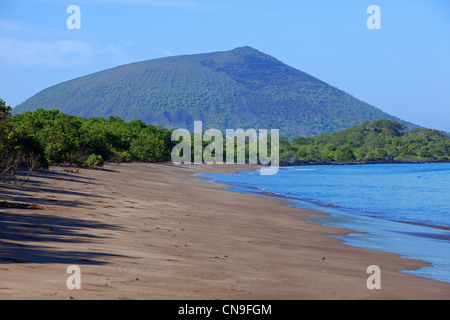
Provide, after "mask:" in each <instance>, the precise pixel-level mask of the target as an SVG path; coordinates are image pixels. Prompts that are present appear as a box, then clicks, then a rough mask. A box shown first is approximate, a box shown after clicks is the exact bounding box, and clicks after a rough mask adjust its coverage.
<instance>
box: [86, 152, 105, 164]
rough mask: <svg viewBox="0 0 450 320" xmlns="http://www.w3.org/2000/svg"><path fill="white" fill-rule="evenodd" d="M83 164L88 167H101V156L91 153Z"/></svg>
mask: <svg viewBox="0 0 450 320" xmlns="http://www.w3.org/2000/svg"><path fill="white" fill-rule="evenodd" d="M85 163H86V165H87V166H90V167H102V166H103V163H104V162H103V158H102V156H99V155H96V154H94V153H93V154H91V155H90V156H89V157H88V158H87V159H86V161H85Z"/></svg>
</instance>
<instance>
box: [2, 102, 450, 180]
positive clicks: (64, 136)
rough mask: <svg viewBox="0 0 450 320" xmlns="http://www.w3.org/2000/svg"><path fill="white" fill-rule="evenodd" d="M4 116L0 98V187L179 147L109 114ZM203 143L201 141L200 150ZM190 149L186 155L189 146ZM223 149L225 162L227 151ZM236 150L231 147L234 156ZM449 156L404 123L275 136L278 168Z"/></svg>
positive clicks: (440, 137) (149, 157)
mask: <svg viewBox="0 0 450 320" xmlns="http://www.w3.org/2000/svg"><path fill="white" fill-rule="evenodd" d="M10 112H11V108H10V107H7V106H6V104H5V102H4V101H3V100H1V99H0V181H4V182H10V181H11V182H14V181H17V180H20V181H25V182H26V181H27V180H28V178H29V176H30V174H31V171H32V170H33V169H35V168H47V167H48V166H49V164H70V165H78V166H92V167H95V166H102V165H103V163H104V162H105V161H110V162H117V163H120V162H128V161H144V162H164V161H170V160H171V152H172V150H173V148H174V146H175V145H176V144H178V143H179V141H172V138H171V137H172V132H173V130H168V129H165V128H163V127H161V126H153V125H148V124H145V123H144V122H143V121H141V120H132V121H130V122H126V121H125V120H123V119H121V118H119V117H112V116H111V117H109V118H108V119H104V118H100V117H94V118H90V119H86V118H82V117H76V116H71V115H67V114H64V113H61V112H59V111H58V110H43V109H38V110H37V111H35V112H29V111H28V112H24V113H23V114H16V115H14V116H11V113H10ZM193 139H194V133H191V141H193ZM269 141H270V139H269ZM225 143H226V141H225V139H224V145H225ZM247 144H248V141H247ZM208 145H209V142H206V141H203V149H204V148H205V147H206V146H208ZM191 147H192V149H191V154H192V156H193V155H194V144H193V143H191ZM223 150H224V159H223V160H224V161H225V160H226V148H225V147H224V149H223ZM269 150H270V146H269ZM247 151H248V146H247ZM238 152H239V150H237V149H236V148H235V149H234V157H235V159H236V157H237V153H238ZM247 158H248V152H247ZM449 159H450V136H449V134H447V133H445V132H442V131H438V130H431V129H423V128H416V129H413V130H407V128H406V126H405V125H403V124H400V123H397V122H393V121H390V120H376V121H373V122H364V123H362V124H360V125H358V126H355V127H352V128H349V129H346V130H343V131H341V132H337V133H329V134H323V135H320V136H317V137H297V138H294V139H292V140H291V141H289V140H288V139H286V138H284V137H281V138H280V164H281V165H301V164H316V163H341V162H360V163H361V162H362V163H371V162H386V161H387V162H390V161H392V162H395V161H448V160H449ZM18 175H19V176H20V177H21V178H17V176H18Z"/></svg>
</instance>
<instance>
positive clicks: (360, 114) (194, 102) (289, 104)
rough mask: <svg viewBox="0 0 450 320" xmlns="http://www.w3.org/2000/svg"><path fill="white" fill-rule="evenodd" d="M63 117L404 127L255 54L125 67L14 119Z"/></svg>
mask: <svg viewBox="0 0 450 320" xmlns="http://www.w3.org/2000/svg"><path fill="white" fill-rule="evenodd" d="M38 108H43V109H59V110H60V111H61V112H64V113H67V114H71V115H76V116H81V117H109V116H111V115H113V116H119V117H121V118H123V119H125V120H127V121H130V120H132V119H136V118H137V119H141V120H143V121H145V122H146V123H149V124H154V125H163V126H165V127H167V128H188V129H190V130H192V128H193V121H194V120H202V121H203V129H206V128H217V129H220V130H222V131H224V130H225V129H227V128H244V129H245V128H255V129H258V128H266V129H280V134H281V135H283V136H287V137H295V136H300V135H304V136H313V135H318V134H322V133H328V132H334V131H339V130H342V129H346V128H349V127H352V126H354V125H357V124H360V123H362V122H364V121H373V120H377V119H389V120H393V121H399V122H402V123H405V122H403V121H401V120H400V119H398V118H395V117H393V116H391V115H389V114H387V113H384V112H382V111H381V110H380V109H378V108H375V107H373V106H371V105H369V104H367V103H365V102H363V101H360V100H358V99H356V98H354V97H352V96H350V95H348V94H347V93H345V92H343V91H341V90H338V89H337V88H335V87H332V86H330V85H328V84H326V83H325V82H323V81H320V80H319V79H317V78H314V77H313V76H310V75H308V74H306V73H304V72H302V71H299V70H297V69H295V68H292V67H290V66H288V65H286V64H284V63H282V62H280V61H278V60H277V59H275V58H273V57H271V56H269V55H267V54H264V53H262V52H260V51H258V50H256V49H253V48H251V47H242V48H237V49H234V50H230V51H224V52H215V53H206V54H196V55H184V56H176V57H168V58H161V59H154V60H148V61H143V62H137V63H132V64H128V65H123V66H119V67H116V68H112V69H108V70H104V71H101V72H97V73H93V74H90V75H87V76H84V77H80V78H77V79H73V80H70V81H66V82H63V83H60V84H57V85H55V86H52V87H50V88H47V89H45V90H43V91H41V92H39V93H37V94H36V95H34V96H33V97H31V98H29V99H28V100H27V101H25V102H24V103H23V104H21V105H19V106H17V107H16V108H14V110H13V112H14V113H22V112H24V111H33V110H36V109H38Z"/></svg>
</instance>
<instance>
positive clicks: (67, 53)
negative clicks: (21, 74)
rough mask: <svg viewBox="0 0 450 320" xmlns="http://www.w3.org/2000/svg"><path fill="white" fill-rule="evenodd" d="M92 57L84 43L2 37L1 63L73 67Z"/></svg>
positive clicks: (90, 51) (89, 48)
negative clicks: (20, 39)
mask: <svg viewBox="0 0 450 320" xmlns="http://www.w3.org/2000/svg"><path fill="white" fill-rule="evenodd" d="M91 57H92V49H91V47H90V46H89V45H88V44H86V43H85V42H83V41H19V40H15V39H10V38H4V37H0V62H3V63H6V64H14V65H22V66H43V65H45V66H54V67H55V66H57V67H59V66H73V65H77V64H80V63H84V62H86V61H87V60H89V59H90V58H91Z"/></svg>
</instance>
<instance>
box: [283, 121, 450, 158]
mask: <svg viewBox="0 0 450 320" xmlns="http://www.w3.org/2000/svg"><path fill="white" fill-rule="evenodd" d="M448 160H450V136H449V134H448V133H445V132H443V131H438V130H432V129H424V128H416V129H413V130H410V131H408V130H407V129H406V127H405V125H403V124H400V123H397V122H392V121H389V120H376V121H373V122H364V123H362V124H360V125H358V126H355V127H352V128H349V129H346V130H343V131H341V132H336V133H329V134H323V135H320V136H317V137H310V138H305V137H299V138H294V139H293V140H292V141H291V142H288V141H284V142H283V143H282V144H281V146H280V162H281V163H283V164H285V165H287V164H291V165H292V164H302V163H320V162H330V163H332V162H363V163H364V162H387V161H448Z"/></svg>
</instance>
